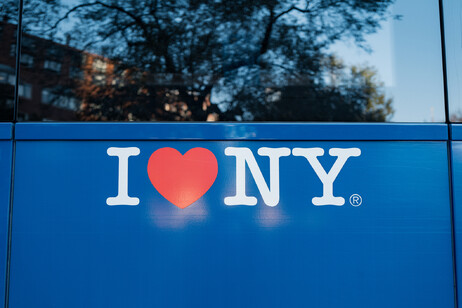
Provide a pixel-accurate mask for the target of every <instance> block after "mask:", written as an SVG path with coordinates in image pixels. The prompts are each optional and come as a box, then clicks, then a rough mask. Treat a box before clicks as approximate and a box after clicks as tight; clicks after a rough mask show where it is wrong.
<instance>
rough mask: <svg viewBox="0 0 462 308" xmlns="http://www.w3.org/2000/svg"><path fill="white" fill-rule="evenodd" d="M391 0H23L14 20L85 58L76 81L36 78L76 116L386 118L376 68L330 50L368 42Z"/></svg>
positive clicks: (386, 104)
mask: <svg viewBox="0 0 462 308" xmlns="http://www.w3.org/2000/svg"><path fill="white" fill-rule="evenodd" d="M392 2H393V0H374V1H369V0H312V1H277V0H254V1H247V0H236V1H232V2H230V1H221V0H205V1H203V0H201V1H195V0H185V1H177V0H167V1H166V0H143V1H135V0H129V1H121V0H108V1H91V2H87V1H82V2H77V1H67V2H66V3H64V2H60V1H56V0H41V1H27V0H26V1H25V15H24V16H25V21H24V24H25V30H26V32H27V33H30V34H33V35H34V36H39V37H42V38H46V39H49V40H50V41H48V47H47V48H51V47H52V46H51V45H53V46H60V47H58V49H59V48H61V49H64V50H66V51H67V53H68V54H69V53H72V52H69V50H71V47H69V46H73V47H75V48H76V49H75V52H74V53H75V54H80V55H81V57H82V58H83V60H81V61H80V62H79V63H80V67H79V66H78V65H76V64H75V63H74V64H72V63H71V64H69V63H68V64H66V65H67V66H68V67H69V68H66V70H67V71H68V73H67V74H68V76H69V77H72V74H71V70H72V69H74V70H75V71H77V73H76V74H77V75H78V74H80V75H78V77H72V78H70V79H72V80H73V81H74V82H72V83H69V82H66V83H64V82H63V81H62V80H63V79H62V78H60V80H61V81H54V83H55V84H54V86H51V85H46V86H43V87H44V88H47V89H48V88H49V89H50V90H49V92H50V93H51V92H52V93H53V94H50V97H52V99H49V101H50V102H49V105H56V104H59V101H61V100H62V99H63V97H71V96H72V97H75V98H76V101H77V102H78V103H76V104H77V105H79V106H80V107H79V108H76V109H78V110H77V111H76V118H77V119H79V120H85V121H90V120H95V121H98V120H120V121H124V120H147V121H151V120H168V121H170V120H177V121H181V120H193V121H206V120H226V121H235V120H255V121H265V120H269V121H386V120H387V119H389V117H390V116H391V115H392V114H393V109H392V101H391V99H389V98H386V97H385V93H384V90H383V85H382V83H381V82H380V81H379V80H377V75H376V73H375V71H374V69H373V68H369V67H350V68H349V67H347V66H345V65H344V64H343V63H342V61H341V59H340V58H338V57H337V56H335V55H332V54H330V53H329V52H328V49H329V47H330V46H331V45H332V44H333V43H335V42H336V41H338V40H344V39H353V40H354V41H355V42H356V44H357V45H359V46H363V47H365V48H366V47H367V46H366V45H365V40H364V36H365V35H367V34H370V33H373V32H375V31H376V30H377V29H378V28H379V26H380V22H381V21H383V20H385V19H386V18H390V17H391V16H389V13H388V7H389V6H390V5H391V4H392ZM58 42H60V43H61V44H62V45H59V44H57V43H58ZM55 43H56V44H55ZM77 50H78V51H79V52H77ZM81 50H85V51H81ZM46 57H47V56H46V55H45V58H46ZM74 57H77V56H74ZM53 61H55V60H53ZM66 61H68V62H69V60H66ZM40 62H41V63H42V65H44V61H40ZM77 62H78V61H77ZM49 65H51V64H49ZM63 69H64V67H63ZM61 73H62V72H61ZM48 80H49V79H48ZM42 98H43V95H42ZM54 100H56V101H58V103H54ZM42 117H44V116H43V115H42Z"/></svg>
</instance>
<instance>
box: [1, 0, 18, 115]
mask: <svg viewBox="0 0 462 308" xmlns="http://www.w3.org/2000/svg"><path fill="white" fill-rule="evenodd" d="M17 22H18V3H17V1H16V0H11V1H10V0H5V1H2V2H1V3H0V121H12V120H13V110H14V86H15V82H16V70H15V67H16V32H17Z"/></svg>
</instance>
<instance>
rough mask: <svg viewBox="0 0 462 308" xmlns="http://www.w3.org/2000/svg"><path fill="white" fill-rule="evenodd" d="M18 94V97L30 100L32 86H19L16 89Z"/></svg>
mask: <svg viewBox="0 0 462 308" xmlns="http://www.w3.org/2000/svg"><path fill="white" fill-rule="evenodd" d="M18 94H19V96H20V97H23V98H26V99H31V98H32V86H31V85H30V84H20V85H19V87H18Z"/></svg>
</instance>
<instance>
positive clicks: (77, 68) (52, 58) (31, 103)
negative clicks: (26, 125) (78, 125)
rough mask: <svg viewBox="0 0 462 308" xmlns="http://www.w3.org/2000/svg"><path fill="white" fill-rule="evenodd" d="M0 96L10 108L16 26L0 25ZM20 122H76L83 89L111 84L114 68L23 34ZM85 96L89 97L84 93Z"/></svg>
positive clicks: (92, 55)
mask: <svg viewBox="0 0 462 308" xmlns="http://www.w3.org/2000/svg"><path fill="white" fill-rule="evenodd" d="M0 35H1V36H2V39H1V40H2V42H4V43H3V44H2V45H0V89H1V90H0V91H1V92H0V93H1V94H2V95H1V98H0V99H1V100H2V101H1V102H0V103H2V104H3V105H4V106H6V107H11V108H12V104H13V86H14V81H15V69H14V67H15V61H16V60H15V52H16V25H13V24H10V23H7V22H4V21H3V22H1V23H0ZM20 68H21V70H20V82H19V88H18V94H19V106H20V107H19V114H18V118H19V119H20V120H26V121H27V120H32V121H33V120H60V121H72V120H77V117H76V112H77V111H78V110H79V108H80V107H81V104H82V101H83V99H84V94H85V93H83V91H82V90H83V89H84V88H86V89H87V90H88V91H90V90H91V85H95V86H98V85H101V84H105V83H110V82H111V80H110V78H109V76H111V73H112V69H113V64H111V63H110V61H108V60H107V59H105V58H103V57H100V56H98V55H94V54H91V53H88V52H85V51H81V50H78V49H75V48H72V47H70V46H67V45H63V44H59V43H56V42H53V41H50V40H46V39H43V38H39V37H36V36H32V35H28V34H24V35H23V36H22V44H21V63H20ZM87 94H88V93H87Z"/></svg>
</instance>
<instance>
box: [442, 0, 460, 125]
mask: <svg viewBox="0 0 462 308" xmlns="http://www.w3.org/2000/svg"><path fill="white" fill-rule="evenodd" d="M443 4H444V29H445V39H446V61H447V72H448V100H449V113H450V120H451V121H452V122H462V89H461V86H462V76H461V73H462V3H461V2H460V1H455V0H446V1H444V2H443Z"/></svg>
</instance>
